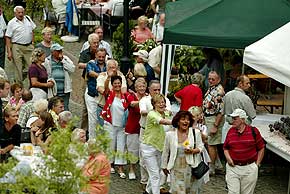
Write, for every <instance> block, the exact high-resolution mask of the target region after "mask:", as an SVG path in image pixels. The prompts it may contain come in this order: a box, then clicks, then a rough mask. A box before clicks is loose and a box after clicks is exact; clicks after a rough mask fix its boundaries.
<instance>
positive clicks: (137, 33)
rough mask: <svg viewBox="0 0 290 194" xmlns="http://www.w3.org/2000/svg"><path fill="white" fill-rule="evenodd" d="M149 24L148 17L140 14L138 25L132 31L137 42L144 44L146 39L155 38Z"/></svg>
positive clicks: (132, 35) (134, 40)
mask: <svg viewBox="0 0 290 194" xmlns="http://www.w3.org/2000/svg"><path fill="white" fill-rule="evenodd" d="M147 24H148V18H147V17H146V16H140V17H139V18H138V25H137V26H136V27H135V28H134V29H133V30H132V32H131V37H132V39H133V42H134V43H135V44H142V43H144V42H145V41H146V40H148V39H153V38H154V36H153V34H152V32H151V30H150V29H149V28H148V27H147Z"/></svg>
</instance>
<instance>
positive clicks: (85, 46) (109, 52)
mask: <svg viewBox="0 0 290 194" xmlns="http://www.w3.org/2000/svg"><path fill="white" fill-rule="evenodd" d="M89 47H90V44H89V41H86V42H85V43H84V44H83V46H82V49H81V52H83V51H84V50H86V49H88V48H89ZM99 48H104V49H106V51H107V55H108V56H109V58H111V59H112V58H113V54H112V49H111V45H110V44H109V43H108V42H106V41H104V40H101V41H100V42H99ZM81 52H80V53H81Z"/></svg>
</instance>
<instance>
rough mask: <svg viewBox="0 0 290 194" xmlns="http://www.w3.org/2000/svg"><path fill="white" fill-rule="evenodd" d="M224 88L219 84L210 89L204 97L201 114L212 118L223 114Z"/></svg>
mask: <svg viewBox="0 0 290 194" xmlns="http://www.w3.org/2000/svg"><path fill="white" fill-rule="evenodd" d="M224 95H225V92H224V88H223V86H222V85H221V84H218V85H216V86H212V87H210V88H209V89H208V90H207V92H206V93H205V95H204V100H203V112H204V115H205V116H214V115H217V114H218V113H223V112H224Z"/></svg>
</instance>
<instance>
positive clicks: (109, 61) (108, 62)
mask: <svg viewBox="0 0 290 194" xmlns="http://www.w3.org/2000/svg"><path fill="white" fill-rule="evenodd" d="M111 63H114V64H115V65H116V67H117V68H118V66H119V64H118V62H117V61H116V60H115V59H109V60H108V61H107V66H108V65H109V64H111Z"/></svg>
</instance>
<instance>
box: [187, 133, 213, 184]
mask: <svg viewBox="0 0 290 194" xmlns="http://www.w3.org/2000/svg"><path fill="white" fill-rule="evenodd" d="M192 132H193V136H194V149H195V148H196V137H195V129H192ZM208 170H209V166H208V165H207V164H206V163H205V162H204V159H203V156H202V154H201V162H200V163H199V164H198V165H197V167H195V168H191V176H192V177H194V178H196V179H200V178H201V177H203V175H205V174H206V173H207V171H208Z"/></svg>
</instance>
